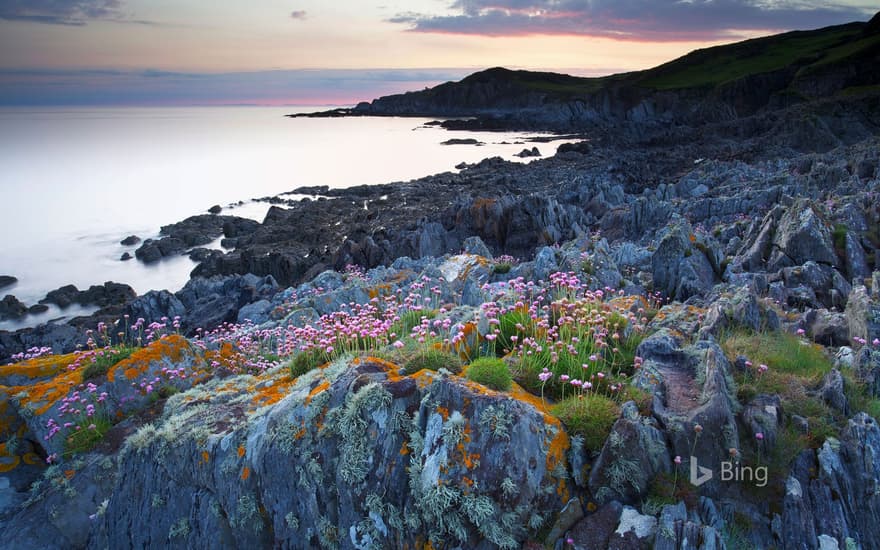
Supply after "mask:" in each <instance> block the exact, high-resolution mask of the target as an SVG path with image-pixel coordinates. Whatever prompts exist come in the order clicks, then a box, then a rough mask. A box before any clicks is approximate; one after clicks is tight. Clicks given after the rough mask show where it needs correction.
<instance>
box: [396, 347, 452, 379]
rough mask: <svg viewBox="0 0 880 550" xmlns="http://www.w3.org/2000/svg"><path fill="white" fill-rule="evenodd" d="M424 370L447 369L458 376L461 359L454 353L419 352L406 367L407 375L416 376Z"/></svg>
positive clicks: (432, 350) (438, 351)
mask: <svg viewBox="0 0 880 550" xmlns="http://www.w3.org/2000/svg"><path fill="white" fill-rule="evenodd" d="M424 369H427V370H431V371H439V370H440V369H446V370H448V371H449V372H451V373H453V374H458V373H460V372H461V359H459V357H458V355H455V354H453V353H447V352H444V351H441V350H438V349H433V348H430V349H426V350H423V351H420V352H418V353H417V354H416V355H414V356H413V357H412V358H410V359H409V360H408V361H407V362H406V365H404V370H405V371H406V373H407V374H415V373H417V372H419V371H420V370H424Z"/></svg>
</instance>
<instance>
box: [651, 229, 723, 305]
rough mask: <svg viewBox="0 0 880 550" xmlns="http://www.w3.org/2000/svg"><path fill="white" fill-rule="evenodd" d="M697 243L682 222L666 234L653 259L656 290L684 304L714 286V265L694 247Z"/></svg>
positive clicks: (693, 235)
mask: <svg viewBox="0 0 880 550" xmlns="http://www.w3.org/2000/svg"><path fill="white" fill-rule="evenodd" d="M696 242H697V237H696V236H695V234H694V233H693V230H692V229H691V227H690V224H688V223H687V222H686V221H684V220H681V219H679V220H678V221H677V222H675V223H673V225H672V226H671V227H669V228H667V229H666V230H665V231H664V232H663V234H662V236H661V238H660V244H659V245H658V246H657V250H656V252H654V255H653V257H652V258H651V263H652V273H653V277H654V288H655V290H659V291H660V292H662V293H663V295H664V296H668V297H669V298H671V299H675V300H682V301H683V300H686V299H688V298H690V297H691V296H695V295H702V294H704V293H705V292H707V291H708V290H709V289H710V288H711V287H712V284H713V283H714V281H715V271H714V270H713V265H712V263H710V260H709V257H707V255H706V254H705V253H704V252H703V250H702V249H699V248H694V247H693V246H692V244H693V243H696ZM706 250H708V249H706ZM711 255H712V256H713V257H714V254H711Z"/></svg>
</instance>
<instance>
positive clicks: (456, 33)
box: [0, 0, 880, 105]
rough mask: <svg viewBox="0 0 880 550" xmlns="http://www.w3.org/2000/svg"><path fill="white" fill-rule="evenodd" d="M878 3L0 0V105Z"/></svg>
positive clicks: (538, 64) (581, 44)
mask: <svg viewBox="0 0 880 550" xmlns="http://www.w3.org/2000/svg"><path fill="white" fill-rule="evenodd" d="M878 8H880V3H878V2H877V0H839V1H836V2H817V1H814V0H406V1H403V0H375V1H373V0H332V1H328V0H251V1H249V2H243V1H241V0H213V1H211V2H206V1H205V0H0V105H64V104H69V105H152V104H155V105H175V104H183V105H187V104H249V103H256V104H279V105H293V104H302V105H325V104H332V105H345V104H353V103H356V102H358V101H361V100H369V99H372V98H374V97H378V96H381V95H386V94H390V93H398V92H402V91H406V90H413V89H421V88H424V87H425V86H432V85H435V84H438V83H440V82H445V81H448V80H457V79H460V78H461V77H463V76H465V75H467V74H469V73H471V72H474V71H476V70H480V69H485V68H489V67H495V66H505V67H510V68H524V69H540V70H556V71H562V72H568V73H571V74H577V75H583V76H598V75H604V74H611V73H615V72H623V71H629V70H637V69H644V68H648V67H652V66H655V65H658V64H660V63H663V62H665V61H668V60H670V59H673V58H675V57H678V56H680V55H683V54H685V53H687V52H689V51H692V50H694V49H697V48H702V47H706V46H711V45H716V44H722V43H729V42H734V41H738V40H742V39H745V38H752V37H756V36H762V35H767V34H773V33H776V32H781V31H785V30H793V29H809V28H817V27H823V26H828V25H834V24H839V23H845V22H849V21H857V20H861V21H865V20H868V19H869V18H870V17H871V15H872V14H873V13H874V12H875V11H877V9H878Z"/></svg>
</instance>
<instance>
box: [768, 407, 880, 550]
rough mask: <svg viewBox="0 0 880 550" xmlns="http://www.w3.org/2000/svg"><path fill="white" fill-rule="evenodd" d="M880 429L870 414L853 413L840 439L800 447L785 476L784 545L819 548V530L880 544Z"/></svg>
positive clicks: (842, 542) (840, 539) (842, 543)
mask: <svg viewBox="0 0 880 550" xmlns="http://www.w3.org/2000/svg"><path fill="white" fill-rule="evenodd" d="M878 452H880V429H878V428H877V423H876V421H874V419H873V418H871V417H870V416H868V415H867V414H864V413H858V414H856V415H855V416H854V417H853V418H852V419H850V420H849V422H848V423H847V426H846V428H845V429H844V431H843V434H842V436H841V439H840V441H838V440H834V439H829V440H827V441H826V442H825V443H824V445H822V448H821V449H819V450H818V451H812V450H807V451H803V452H802V453H801V454H800V455H799V456H798V458H797V459H796V460H795V463H794V465H793V466H792V469H791V474H790V475H789V477H788V480H787V481H786V484H785V487H786V491H785V499H784V507H783V513H782V526H781V531H782V537H783V546H784V547H785V548H811V549H814V548H819V545H820V541H819V537H820V535H826V536H828V537H831V538H833V539H835V541H836V542H837V544H838V546H839V547H841V548H847V547H851V546H848V541H847V539H850V540H851V542H850V543H849V544H850V545H852V544H855V545H856V547H859V546H860V547H862V548H876V547H878V546H880V523H878V522H877V517H880V515H878V514H880V492H878V491H877V484H878V479H880V464H878V463H877V461H876V460H875V459H874V457H876V456H878Z"/></svg>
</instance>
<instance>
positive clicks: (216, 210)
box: [208, 204, 223, 214]
mask: <svg viewBox="0 0 880 550" xmlns="http://www.w3.org/2000/svg"><path fill="white" fill-rule="evenodd" d="M222 211H223V207H222V206H220V205H219V204H215V205H214V206H212V207H211V208H209V209H208V212H209V213H211V214H219V213H220V212H222Z"/></svg>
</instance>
